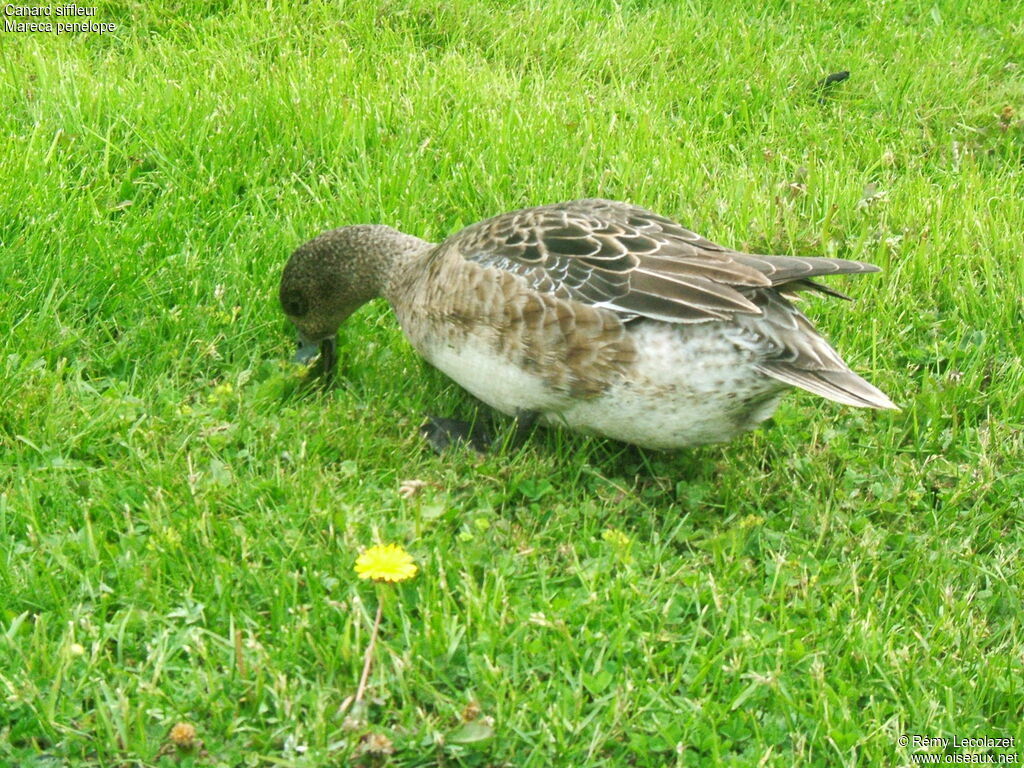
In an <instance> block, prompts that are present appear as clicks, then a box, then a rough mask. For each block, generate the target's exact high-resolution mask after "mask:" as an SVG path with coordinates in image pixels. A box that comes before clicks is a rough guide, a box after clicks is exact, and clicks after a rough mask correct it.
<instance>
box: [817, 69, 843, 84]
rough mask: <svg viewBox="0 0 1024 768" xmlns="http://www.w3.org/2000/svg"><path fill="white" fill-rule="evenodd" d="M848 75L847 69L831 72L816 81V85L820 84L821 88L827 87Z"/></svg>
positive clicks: (839, 81)
mask: <svg viewBox="0 0 1024 768" xmlns="http://www.w3.org/2000/svg"><path fill="white" fill-rule="evenodd" d="M849 77H850V72H849V70H846V69H844V70H843V71H842V72H833V73H832V74H831V75H829V76H828V77H823V78H822V79H821V80H820V81H819V82H818V85H819V86H821V87H822V88H828V87H830V86H833V85H835V84H836V83H841V82H843V80H846V79H848V78H849Z"/></svg>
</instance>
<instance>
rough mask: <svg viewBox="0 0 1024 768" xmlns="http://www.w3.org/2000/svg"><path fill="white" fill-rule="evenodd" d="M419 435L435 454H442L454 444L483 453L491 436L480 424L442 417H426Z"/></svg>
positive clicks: (488, 444)
mask: <svg viewBox="0 0 1024 768" xmlns="http://www.w3.org/2000/svg"><path fill="white" fill-rule="evenodd" d="M420 434H421V435H423V437H425V438H426V439H427V442H428V443H429V444H430V447H431V448H433V449H434V452H435V453H444V452H445V451H446V450H448V449H449V448H450V447H451V446H452V445H454V444H455V443H460V442H461V443H465V444H467V445H468V446H469V447H470V448H472V449H473V450H474V451H476V452H477V453H484V452H486V451H487V449H488V448H490V447H491V435H490V433H489V432H488V430H487V429H486V428H485V427H483V426H482V425H480V424H475V423H472V422H469V421H459V420H458V419H446V418H444V417H442V416H428V417H427V421H426V423H425V424H424V425H423V426H421V427H420Z"/></svg>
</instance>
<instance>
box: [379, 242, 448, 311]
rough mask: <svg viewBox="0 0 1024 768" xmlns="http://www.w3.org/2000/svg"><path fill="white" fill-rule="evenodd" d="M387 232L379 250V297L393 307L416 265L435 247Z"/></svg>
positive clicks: (431, 244)
mask: <svg viewBox="0 0 1024 768" xmlns="http://www.w3.org/2000/svg"><path fill="white" fill-rule="evenodd" d="M388 230H389V231H388V232H387V234H386V237H385V239H384V242H383V243H381V246H382V247H381V249H380V252H381V254H382V259H381V260H382V261H383V262H384V263H383V264H382V265H381V266H382V270H381V280H380V295H381V296H383V297H384V298H385V299H387V301H388V302H389V303H390V304H392V305H394V304H395V300H396V299H398V297H399V296H401V295H402V294H403V293H404V292H405V291H406V286H407V284H408V282H409V280H410V276H411V275H412V274H413V273H414V272H415V266H416V264H417V263H418V262H419V261H420V260H421V259H423V257H424V256H426V255H427V254H428V253H430V251H431V250H433V249H434V248H435V247H436V245H435V244H434V243H428V242H427V241H426V240H421V239H420V238H418V237H416V236H414V235H407V234H405V233H404V232H399V231H398V230H396V229H391V228H390V227H389V228H388Z"/></svg>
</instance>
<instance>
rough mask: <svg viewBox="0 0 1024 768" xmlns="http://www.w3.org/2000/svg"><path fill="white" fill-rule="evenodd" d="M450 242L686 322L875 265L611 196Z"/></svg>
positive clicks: (552, 208)
mask: <svg viewBox="0 0 1024 768" xmlns="http://www.w3.org/2000/svg"><path fill="white" fill-rule="evenodd" d="M441 249H442V250H449V249H450V250H454V251H455V252H457V253H458V254H460V255H461V256H462V257H463V258H465V259H469V260H471V261H475V262H478V263H481V264H486V265H489V266H493V267H498V268H500V269H503V270H507V271H509V272H514V273H516V274H518V275H520V276H522V277H523V278H525V279H526V280H527V281H529V283H530V284H531V286H532V287H533V288H535V289H536V290H538V291H545V292H550V293H553V294H556V295H558V296H562V297H564V298H571V299H574V300H576V301H581V302H584V303H587V304H592V305H595V306H600V307H605V308H608V309H611V310H614V311H616V312H618V313H619V314H621V315H623V316H624V318H626V319H628V318H630V317H637V316H640V317H649V318H653V319H657V320H664V321H667V322H677V323H699V322H709V321H713V320H727V319H729V318H731V317H734V316H736V315H737V314H739V315H760V314H761V309H760V308H759V307H758V305H757V303H755V302H754V301H752V300H751V299H752V297H753V294H754V293H755V292H756V291H758V290H759V289H764V288H770V287H772V286H777V285H786V287H787V289H789V290H819V291H823V292H826V293H836V294H837V295H842V294H838V292H835V291H832V290H831V289H829V288H826V287H825V286H821V285H818V284H817V283H815V282H813V281H812V280H810V279H809V278H812V277H815V276H818V275H828V274H842V273H854V272H870V271H874V270H875V267H872V266H871V265H868V264H863V263H861V262H853V261H844V260H841V259H815V258H797V257H790V256H753V255H749V254H743V253H738V252H735V251H730V250H728V249H726V248H723V247H721V246H719V245H716V244H715V243H712V242H711V241H710V240H707V239H705V238H703V237H701V236H700V235H698V234H696V233H694V232H691V231H690V230H688V229H686V228H684V227H682V226H680V225H679V224H677V223H676V222H674V221H672V220H671V219H668V218H665V217H664V216H659V215H657V214H655V213H652V212H651V211H648V210H645V209H643V208H640V207H638V206H634V205H628V204H625V203H618V202H613V201H610V200H577V201H573V202H570V203H560V204H557V205H547V206H541V207H537V208H526V209H523V210H520V211H513V212H512V213H506V214H502V215H500V216H496V217H494V218H491V219H487V220H485V221H481V222H479V223H478V224H474V225H472V226H470V227H467V228H466V229H463V230H461V231H460V232H457V233H456V234H454V235H452V236H451V237H450V238H448V240H446V241H445V242H444V243H443V244H442V246H441Z"/></svg>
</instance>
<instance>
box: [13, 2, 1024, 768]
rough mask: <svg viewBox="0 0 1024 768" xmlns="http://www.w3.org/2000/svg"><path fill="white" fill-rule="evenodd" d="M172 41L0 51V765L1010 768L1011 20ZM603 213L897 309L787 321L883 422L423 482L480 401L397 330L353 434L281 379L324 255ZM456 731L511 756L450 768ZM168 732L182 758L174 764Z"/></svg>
mask: <svg viewBox="0 0 1024 768" xmlns="http://www.w3.org/2000/svg"><path fill="white" fill-rule="evenodd" d="M154 5H155V4H154ZM172 5H173V9H172V10H168V11H161V12H157V11H155V10H154V9H153V8H151V7H150V6H148V5H143V4H141V3H134V2H132V3H103V4H101V5H100V6H99V10H98V12H97V16H96V18H95V20H96V21H107V22H115V23H117V24H118V25H119V28H118V30H117V31H116V32H115V33H113V34H108V35H105V36H96V35H76V36H73V37H54V36H51V35H45V34H35V35H33V34H17V33H0V34H2V40H0V43H2V45H0V97H2V101H3V104H4V108H3V110H2V111H0V142H2V151H0V180H2V183H0V246H2V258H0V284H2V285H3V291H2V292H0V333H2V336H3V338H4V340H5V344H4V350H3V354H2V356H0V366H2V370H0V451H2V453H0V764H2V765H15V766H53V765H71V766H122V765H130V766H136V765H139V766H150V765H175V764H182V765H189V764H194V765H217V766H256V765H259V766H320V765H343V764H347V762H348V761H350V760H360V761H362V762H363V763H364V764H367V765H370V764H373V763H374V760H377V762H378V763H385V762H386V763H387V764H390V765H396V766H434V765H437V766H441V765H448V766H451V765H465V766H503V765H514V766H552V765H565V766H569V765H572V766H621V765H639V766H665V765H695V766H696V765H701V766H703V765H719V764H727V765H743V766H747V765H750V766H753V765H761V766H783V767H786V768H789V767H790V766H812V765H814V766H817V765H840V766H853V765H886V766H888V765H903V764H909V761H910V757H909V753H910V751H912V750H908V749H904V748H902V747H900V746H899V745H898V738H899V736H900V735H901V734H915V733H916V734H923V735H926V736H947V737H949V736H954V735H955V736H958V737H960V738H967V737H976V736H993V737H995V736H1014V737H1016V739H1017V741H1018V744H1019V743H1021V741H1022V740H1024V726H1022V724H1021V723H1022V721H1024V720H1022V716H1024V705H1022V701H1024V686H1022V682H1021V681H1022V679H1024V678H1022V672H1024V639H1022V637H1024V632H1022V626H1021V616H1022V603H1021V587H1022V572H1021V566H1020V562H1021V553H1022V549H1024V532H1022V529H1021V527H1020V525H1019V521H1020V519H1021V516H1022V514H1024V505H1022V501H1021V497H1022V496H1024V476H1022V473H1021V467H1022V465H1024V431H1022V430H1024V399H1022V392H1024V368H1022V365H1021V356H1022V354H1024V333H1022V332H1021V328H1022V322H1024V303H1022V296H1024V259H1022V244H1024V241H1022V237H1021V233H1022V232H1024V206H1022V197H1024V164H1022V163H1024V124H1022V122H1021V113H1024V42H1022V40H1024V26H1022V22H1021V15H1020V13H1019V10H1020V9H1019V7H1018V6H1017V5H1016V4H1015V3H1012V2H1003V1H1001V0H977V1H976V2H973V3H970V4H965V3H961V2H958V1H957V2H954V1H953V0H926V1H925V0H922V1H920V2H917V1H915V0H889V1H885V2H883V1H882V0H859V1H856V2H855V1H854V0H851V1H850V2H844V3H831V4H819V3H815V2H810V1H807V2H804V1H803V0H794V2H780V1H777V0H769V1H768V2H747V3H742V4H726V3H721V4H719V5H720V7H717V8H716V7H713V6H712V5H711V4H697V3H685V2H684V3H672V2H657V1H656V0H650V1H649V2H642V1H641V0H636V1H635V2H634V1H630V0H623V2H621V3H615V2H611V1H610V0H576V2H565V3H558V4H553V3H541V2H537V1H536V0H529V1H527V2H503V3H484V2H475V1H472V2H471V1H470V0H450V1H449V2H440V1H436V0H435V2H430V1H429V0H414V2H411V3H398V2H392V3H383V4H380V5H379V6H377V7H371V4H366V3H343V2H336V3H297V2H286V3H281V4H276V3H275V4H274V10H273V11H272V12H268V11H267V10H266V9H265V7H264V6H263V4H250V3H247V2H238V3H229V2H218V3H198V2H187V1H186V0H182V2H178V3H174V4H172ZM839 69H848V70H850V71H851V72H852V76H851V78H850V79H849V80H848V81H846V82H844V83H841V84H838V85H836V86H834V87H832V88H831V89H830V90H829V91H828V93H827V94H825V95H824V96H821V97H820V98H819V92H818V91H817V90H816V89H815V83H816V82H817V81H818V80H819V79H820V78H822V77H823V76H825V75H826V74H828V73H829V72H832V71H836V70H839ZM1008 107H1009V108H1011V109H1012V110H1016V113H1015V114H1014V113H1011V109H1006V108H1008ZM869 185H873V186H869ZM593 195H600V196H605V197H611V198H620V199H628V200H631V201H633V202H636V203H640V204H642V205H645V206H647V207H650V208H653V209H654V210H657V211H659V212H662V213H665V214H667V215H670V216H674V217H676V218H677V219H679V220H680V221H682V222H683V223H684V224H686V225H688V226H691V227H694V228H696V229H697V230H698V231H700V232H702V233H703V234H705V235H707V236H708V237H711V238H712V239H714V240H717V241H719V242H722V243H725V244H729V245H733V246H736V247H743V248H749V249H752V250H758V251H765V252H772V253H796V254H831V255H838V256H840V257H853V258H858V259H865V260H868V261H873V262H875V263H877V264H879V265H881V266H882V267H883V268H884V270H885V271H884V272H883V273H882V274H881V275H870V276H865V277H860V278H856V279H847V280H836V281H834V282H833V284H834V285H836V286H837V287H839V288H840V289H842V290H845V291H847V292H849V293H851V294H852V295H854V296H856V297H857V299H858V301H857V302H856V303H854V304H846V303H844V302H837V301H824V300H812V301H810V302H808V305H807V308H806V311H807V312H808V314H809V315H810V316H811V317H812V318H813V319H814V320H815V321H816V322H817V324H818V326H819V327H820V328H821V329H822V331H823V332H824V333H825V334H826V335H827V336H828V337H829V338H830V339H831V340H832V341H833V342H834V344H835V345H836V346H837V347H838V349H839V350H841V351H842V352H843V354H844V355H845V356H846V358H847V359H848V360H849V362H850V363H851V365H853V367H854V368H855V369H856V370H858V371H859V372H861V373H863V374H865V375H866V376H867V377H868V378H869V379H870V380H871V381H872V382H874V383H875V384H876V385H878V386H880V387H881V388H882V389H884V390H885V391H886V392H888V393H889V394H890V395H892V396H893V398H894V399H895V400H896V401H897V402H899V403H900V404H901V405H902V406H903V408H904V410H903V411H902V412H899V413H868V412H863V411H858V410H855V409H850V408H844V407H841V406H837V405H834V404H832V403H828V402H825V401H822V400H820V399H816V398H814V397H813V396H811V395H807V394H802V393H794V394H793V395H791V396H790V397H788V398H787V399H786V401H785V403H784V405H783V407H782V408H781V409H780V411H779V413H778V414H777V416H776V418H775V420H774V424H773V425H772V426H770V427H769V428H766V429H764V430H762V431H759V432H757V433H754V434H752V435H750V436H749V437H745V438H743V439H741V440H738V441H736V442H734V443H732V444H730V445H726V446H721V447H714V448H707V449H701V450H694V451H688V452H683V453H679V454H674V455H672V454H655V453H641V452H639V451H637V450H634V449H631V448H628V447H624V446H621V445H618V444H614V443H608V442H603V441H601V440H596V439H588V438H585V437H581V436H576V435H569V434H563V433H559V432H552V431H548V432H539V433H537V434H536V435H535V437H534V438H533V439H532V440H531V441H530V442H529V444H528V445H527V447H526V448H525V449H524V450H522V451H520V452H514V453H507V454H502V455H493V456H488V457H486V458H483V459H478V458H477V457H476V456H475V455H473V454H471V453H469V452H464V451H463V452H455V453H452V454H449V455H447V456H445V457H443V458H439V457H436V456H434V455H432V454H431V453H430V452H429V451H427V450H425V449H424V447H423V445H422V443H421V441H420V439H419V438H418V436H417V427H418V425H419V423H420V421H421V420H422V415H423V414H424V413H425V412H428V411H430V412H435V413H449V414H452V415H459V414H466V413H468V412H471V410H472V408H473V405H472V401H471V399H470V398H469V397H468V396H467V395H465V394H463V393H462V392H460V391H459V390H458V388H457V387H456V386H455V385H453V384H451V383H450V382H448V381H446V380H445V379H444V377H443V376H441V375H440V374H437V373H435V372H432V371H429V370H428V369H426V368H425V367H424V366H423V365H422V364H421V363H420V362H418V360H417V359H416V357H415V355H414V354H413V353H412V351H411V349H410V348H409V346H408V345H407V344H406V343H405V342H404V341H403V340H402V339H401V336H400V333H399V331H398V330H397V327H396V325H395V322H394V319H393V317H392V316H391V314H390V312H389V310H388V309H387V308H386V307H385V306H382V305H380V304H373V305H371V306H370V307H367V308H366V309H364V310H362V311H361V312H360V313H359V314H358V315H356V316H355V318H354V319H353V320H352V321H351V322H350V323H349V324H348V325H347V326H346V327H345V328H344V329H343V334H342V357H343V361H344V365H345V366H346V371H347V378H346V380H345V381H344V383H343V384H342V385H341V386H339V387H338V388H337V389H336V390H334V391H332V392H329V393H318V392H317V391H315V390H310V389H309V388H308V387H304V386H302V385H301V382H300V381H299V375H298V374H297V372H296V371H295V370H294V369H293V368H292V367H291V366H288V365H285V364H284V363H282V362H281V361H283V360H284V359H285V358H286V357H287V355H288V354H289V353H290V352H291V349H292V337H291V332H290V330H289V329H288V328H287V327H286V323H285V322H284V320H283V317H282V315H281V314H280V312H279V310H278V308H277V305H276V285H277V280H278V276H279V273H280V268H281V267H282V266H283V263H284V261H285V259H286V258H287V256H288V254H289V253H290V251H291V249H292V248H294V247H295V246H296V245H297V244H298V243H300V242H302V241H304V240H306V239H308V238H309V237H311V236H313V235H314V234H316V233H318V232H319V231H321V230H323V229H326V228H329V227H332V226H338V225H342V224H349V223H362V222H380V223H389V224H392V225H394V226H397V227H400V228H403V229H405V230H406V231H409V232H411V233H414V234H416V235H419V236H421V237H426V238H431V239H440V238H442V237H444V235H445V234H446V233H450V232H452V231H454V230H455V229H456V228H458V227H459V226H461V225H463V224H467V223H470V222H472V221H475V220H477V219H479V218H482V217H485V216H488V215H492V214H495V213H498V212H501V211H504V210H509V209H512V208H515V207H519V206H522V205H530V204H540V203H545V202H555V201H559V200H564V199H571V198H575V197H584V196H593ZM408 479H420V480H423V481H425V482H426V483H427V485H426V487H425V489H424V490H423V491H422V492H421V493H419V494H418V495H416V496H415V497H413V498H410V499H406V498H404V497H403V496H402V495H400V493H399V488H400V484H401V483H402V482H403V481H405V480H408ZM608 529H615V530H618V531H622V532H624V533H625V534H626V535H627V536H628V537H629V539H630V543H629V544H628V545H626V546H624V547H623V546H619V545H616V544H615V543H614V537H612V539H613V541H609V540H607V539H606V537H604V536H603V535H602V534H603V533H604V532H605V531H606V530H608ZM376 541H394V542H399V543H401V544H403V545H404V546H406V547H407V548H408V549H409V551H410V552H412V553H413V554H414V556H415V557H416V558H417V560H418V562H419V565H420V567H421V572H420V574H419V576H417V578H416V579H415V580H414V581H412V582H410V583H408V584H405V585H402V586H401V587H400V588H398V589H397V590H394V594H392V595H390V598H389V599H388V600H387V605H386V611H385V620H384V624H383V627H382V634H381V644H380V646H379V647H378V649H377V650H378V653H377V657H376V658H377V663H376V665H375V667H374V670H373V674H372V676H371V686H370V692H369V695H370V706H369V709H368V710H367V711H366V713H365V714H366V717H367V719H368V724H367V725H366V726H365V727H363V726H361V725H360V724H359V723H353V722H352V721H351V720H350V721H349V722H347V723H346V722H345V720H344V717H342V716H341V715H339V707H340V706H341V704H342V702H343V701H344V700H345V699H346V697H348V696H350V695H351V694H352V693H353V692H354V690H355V687H356V682H357V679H358V675H359V672H360V669H361V664H362V653H363V649H364V648H365V645H366V641H367V638H368V635H369V629H370V623H371V620H372V616H373V611H374V609H375V607H376V599H377V597H376V595H375V592H374V589H373V588H372V587H371V586H370V585H368V584H365V583H362V582H357V579H356V578H355V576H354V574H353V571H352V566H353V563H354V559H355V556H356V554H357V553H358V551H359V550H360V548H362V547H364V546H367V545H369V544H371V543H373V542H376ZM470 702H476V703H477V704H478V706H479V708H480V710H481V713H482V714H481V718H493V737H492V738H490V739H487V740H484V741H482V742H480V743H477V744H459V743H454V742H458V741H462V740H463V739H460V738H459V736H460V733H459V732H458V731H457V730H456V729H457V728H459V723H460V718H461V713H462V712H463V710H464V708H465V707H466V706H467V705H468V704H469V703H470ZM181 721H184V722H189V723H192V724H194V725H195V727H196V729H197V732H198V738H199V739H201V740H202V742H203V750H195V751H194V752H192V753H178V752H176V751H175V750H174V749H173V747H171V746H169V745H168V741H167V738H168V731H169V729H170V727H171V726H172V725H173V724H175V723H176V722H181ZM477 722H481V721H480V720H478V721H477ZM482 722H484V723H490V722H491V721H490V720H483V721H482ZM367 731H372V732H375V733H378V734H383V735H385V736H387V737H388V738H389V739H390V740H391V741H392V742H393V744H394V747H395V750H396V751H395V753H394V754H393V755H392V756H390V757H389V758H386V759H384V758H381V759H379V760H378V759H376V758H373V757H372V756H371V755H363V754H362V748H361V746H360V740H361V738H362V737H363V735H364V734H365V733H366V732H367ZM461 735H463V736H465V735H466V733H465V731H463V732H462V734H461ZM949 751H950V752H955V753H957V754H964V753H965V750H962V749H960V750H954V749H950V750H949ZM1018 751H1019V750H1017V749H1011V750H995V752H1007V753H1015V752H1018Z"/></svg>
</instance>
